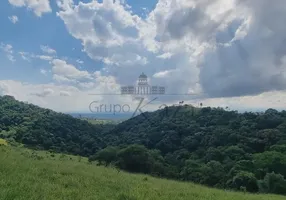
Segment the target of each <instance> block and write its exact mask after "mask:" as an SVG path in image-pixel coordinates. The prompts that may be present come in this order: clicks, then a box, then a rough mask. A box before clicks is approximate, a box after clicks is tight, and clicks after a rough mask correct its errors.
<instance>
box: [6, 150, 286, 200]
mask: <svg viewBox="0 0 286 200" xmlns="http://www.w3.org/2000/svg"><path fill="white" fill-rule="evenodd" d="M0 199H1V200H39V199H41V200H57V199H61V200H69V199H75V200H87V199H88V200H159V199H160V200H179V199H180V200H285V199H286V198H285V197H282V196H275V195H255V194H244V193H236V192H229V191H223V190H217V189H210V188H207V187H203V186H200V185H195V184H192V183H181V182H177V181H170V180H164V179H156V178H152V177H150V176H146V175H135V174H128V173H125V172H122V171H120V172H119V171H117V170H116V169H112V168H104V167H98V166H96V165H95V164H89V163H88V161H87V159H86V158H80V157H76V156H68V155H61V154H52V153H49V152H33V151H31V150H27V149H24V148H16V147H7V146H0Z"/></svg>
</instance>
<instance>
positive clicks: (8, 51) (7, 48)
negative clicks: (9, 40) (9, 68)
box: [0, 43, 16, 62]
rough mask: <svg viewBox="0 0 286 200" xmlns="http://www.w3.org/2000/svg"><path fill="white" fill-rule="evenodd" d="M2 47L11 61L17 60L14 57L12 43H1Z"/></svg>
mask: <svg viewBox="0 0 286 200" xmlns="http://www.w3.org/2000/svg"><path fill="white" fill-rule="evenodd" d="M0 49H1V50H2V51H4V53H5V54H6V56H7V58H8V59H9V60H10V61H11V62H15V61H16V60H15V58H14V52H13V46H12V45H10V44H4V43H1V44H0Z"/></svg>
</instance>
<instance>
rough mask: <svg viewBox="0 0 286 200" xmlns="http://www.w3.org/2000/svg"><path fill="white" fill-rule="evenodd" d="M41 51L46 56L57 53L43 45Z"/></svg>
mask: <svg viewBox="0 0 286 200" xmlns="http://www.w3.org/2000/svg"><path fill="white" fill-rule="evenodd" d="M41 50H42V51H43V52H44V53H47V54H56V53H57V52H56V50H54V49H52V48H50V47H49V46H44V45H42V46H41Z"/></svg>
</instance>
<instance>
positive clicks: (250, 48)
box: [2, 0, 286, 108]
mask: <svg viewBox="0 0 286 200" xmlns="http://www.w3.org/2000/svg"><path fill="white" fill-rule="evenodd" d="M19 2H20V1H19ZM19 2H18V3H19ZM23 2H24V1H23ZM57 4H58V6H59V8H60V11H59V12H58V13H57V15H58V16H59V18H60V19H61V20H63V22H64V24H65V26H66V28H67V30H68V32H69V34H70V35H71V36H73V37H74V38H75V39H77V40H79V41H80V42H81V43H82V45H83V52H84V53H86V54H87V55H88V56H89V57H90V58H91V59H93V60H95V61H102V62H103V63H104V66H103V69H101V70H100V71H97V72H90V71H87V70H81V69H78V68H76V67H75V66H73V65H71V64H69V63H67V62H66V61H64V60H59V59H56V58H55V56H51V55H55V54H56V52H55V50H53V49H50V48H49V47H47V46H42V47H45V48H42V50H43V49H44V50H43V51H44V53H45V54H49V55H50V57H42V58H46V59H47V60H50V61H51V63H52V74H53V78H54V80H56V81H58V82H59V83H61V84H65V85H66V86H68V85H72V86H73V87H75V88H77V89H78V90H79V92H83V91H84V92H87V91H89V92H97V93H107V91H113V89H114V88H115V89H116V88H117V89H118V87H119V86H120V85H130V84H133V83H135V81H136V79H137V77H138V76H139V75H140V74H141V73H142V72H145V74H147V75H148V77H152V79H151V82H152V84H156V85H163V86H166V88H167V93H182V94H183V93H203V95H201V96H202V97H204V98H205V99H202V100H203V101H204V102H205V103H206V104H213V105H214V104H221V105H223V104H231V105H233V106H238V107H239V106H240V107H242V106H245V107H247V106H255V105H254V104H255V103H254V101H253V100H252V97H250V96H247V95H254V97H253V99H255V102H258V103H256V104H257V105H256V107H258V106H261V107H264V106H270V107H276V108H278V107H280V106H282V104H280V103H277V102H275V98H280V97H279V95H281V97H284V96H285V92H284V89H286V73H285V67H286V61H285V58H286V48H285V46H286V42H285V41H286V40H285V32H286V29H285V26H283V24H284V22H285V20H286V14H285V13H286V3H285V0H277V2H275V4H274V3H271V2H270V1H269V0H252V1H245V0H213V1H209V0H159V1H158V3H157V5H156V7H155V9H154V10H153V11H151V12H148V14H147V16H146V18H141V17H139V16H138V15H136V14H134V13H133V12H132V10H130V8H128V6H127V5H126V3H124V1H119V0H116V1H113V0H103V2H102V3H99V2H98V1H91V2H89V3H84V2H81V3H78V4H75V3H74V2H73V1H72V0H58V1H57ZM18 6H24V4H23V5H22V4H20V3H19V5H18ZM4 47H5V46H2V49H6V50H4V51H5V52H6V53H7V52H8V53H7V54H8V55H12V56H13V51H12V48H10V49H9V46H8V48H7V47H6V48H4ZM11 51H12V53H9V52H11ZM22 56H25V57H27V55H25V54H23V55H22ZM43 56H46V55H43ZM22 58H23V57H22ZM38 58H40V56H38ZM76 62H77V63H79V64H83V63H82V61H81V60H77V61H76ZM50 88H51V87H50ZM51 89H53V90H54V91H55V93H54V94H59V92H57V90H56V89H54V88H51ZM61 91H67V92H70V91H69V90H65V89H64V88H61ZM54 94H51V95H52V96H53V95H54ZM70 94H72V95H73V94H75V93H74V92H70ZM72 95H71V96H72ZM268 95H269V96H268ZM237 96H241V97H237ZM62 97H64V98H68V97H69V95H62ZM99 97H100V98H103V96H99ZM214 97H218V98H214ZM226 97H227V98H226ZM175 98H177V99H175ZM178 98H181V97H180V96H179V97H172V98H171V97H170V98H169V99H168V101H169V102H170V101H173V100H178ZM197 98H198V97H197ZM263 98H266V100H263ZM118 99H120V98H113V99H112V100H118ZM186 99H187V98H186ZM189 99H191V98H189ZM180 100H181V99H180ZM273 101H274V102H275V103H274V105H273V106H271V104H270V103H269V102H273ZM240 103H241V104H240Z"/></svg>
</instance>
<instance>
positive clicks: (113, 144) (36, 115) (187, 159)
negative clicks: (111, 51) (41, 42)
mask: <svg viewBox="0 0 286 200" xmlns="http://www.w3.org/2000/svg"><path fill="white" fill-rule="evenodd" d="M0 131H1V132H0V138H3V139H5V141H8V142H9V143H11V142H12V143H13V141H17V142H20V143H23V144H25V146H27V147H30V148H34V149H40V150H50V151H55V152H62V153H70V154H74V155H80V156H87V157H89V160H90V161H93V160H96V161H98V163H99V164H102V165H105V166H108V165H112V166H116V167H117V168H120V169H122V170H125V171H128V172H133V173H145V174H150V175H153V176H157V177H161V178H169V179H176V180H181V181H191V182H195V183H199V184H203V185H207V186H211V187H217V188H225V189H226V188H227V189H232V190H242V191H248V192H255V193H256V192H260V193H276V194H284V195H285V194H286V179H285V177H286V154H285V153H286V111H282V112H278V111H276V110H274V109H268V110H267V111H266V112H263V113H251V112H246V113H238V112H236V111H227V110H224V109H222V108H209V107H204V108H194V107H192V106H188V105H185V106H171V107H166V108H164V109H161V110H158V111H155V112H147V113H143V114H141V115H139V116H137V117H134V118H132V119H129V120H127V121H124V122H122V123H120V124H118V125H115V124H106V125H104V124H91V123H89V122H88V121H85V120H80V119H76V118H73V117H72V116H70V115H65V114H62V113H56V112H54V111H51V110H48V109H42V108H39V107H37V106H34V105H30V104H26V103H23V102H19V101H16V100H15V99H14V98H13V97H10V96H4V97H0Z"/></svg>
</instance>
